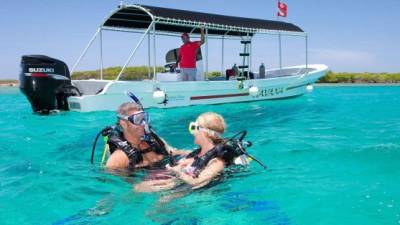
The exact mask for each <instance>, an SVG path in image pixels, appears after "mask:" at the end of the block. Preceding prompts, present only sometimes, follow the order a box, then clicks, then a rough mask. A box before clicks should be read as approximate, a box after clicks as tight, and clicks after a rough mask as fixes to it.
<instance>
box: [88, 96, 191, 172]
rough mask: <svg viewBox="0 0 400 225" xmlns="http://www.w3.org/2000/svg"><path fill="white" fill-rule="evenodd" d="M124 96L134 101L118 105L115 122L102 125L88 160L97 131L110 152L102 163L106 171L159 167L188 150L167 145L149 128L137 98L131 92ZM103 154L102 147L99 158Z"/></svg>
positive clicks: (145, 114) (147, 118) (148, 119)
mask: <svg viewBox="0 0 400 225" xmlns="http://www.w3.org/2000/svg"><path fill="white" fill-rule="evenodd" d="M128 95H129V97H131V98H132V99H133V100H134V102H126V103H123V104H122V105H120V106H119V108H118V110H117V119H118V120H117V124H116V125H115V126H109V127H106V128H104V129H103V130H102V131H101V132H100V133H99V134H98V135H97V137H96V140H95V143H94V145H93V149H92V158H91V162H92V163H93V158H94V150H95V145H96V142H97V139H98V137H99V136H100V134H101V135H103V136H104V137H106V142H107V145H108V146H109V147H108V149H109V153H110V154H111V155H110V157H109V158H108V160H107V162H106V164H105V166H106V168H107V169H109V170H123V169H130V170H132V169H136V168H145V167H163V166H165V164H167V163H169V164H174V156H176V155H182V154H183V155H184V154H187V153H188V152H186V151H179V150H176V149H175V148H172V147H170V146H169V145H168V144H167V143H166V142H165V141H164V140H163V139H161V138H160V137H159V136H158V135H157V134H156V133H155V132H154V131H153V130H152V129H151V127H150V118H149V114H148V113H147V112H145V111H144V109H143V106H142V104H141V103H140V101H139V100H138V99H137V98H136V96H135V95H133V94H132V93H128ZM105 154H106V149H105V152H104V154H103V161H104V156H105ZM102 163H103V162H102Z"/></svg>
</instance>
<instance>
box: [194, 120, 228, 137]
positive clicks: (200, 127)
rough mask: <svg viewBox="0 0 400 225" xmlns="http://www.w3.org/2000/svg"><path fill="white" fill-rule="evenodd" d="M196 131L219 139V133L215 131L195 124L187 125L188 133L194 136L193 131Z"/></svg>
mask: <svg viewBox="0 0 400 225" xmlns="http://www.w3.org/2000/svg"><path fill="white" fill-rule="evenodd" d="M196 130H203V131H205V132H207V133H209V134H211V135H214V136H217V137H221V133H219V132H217V131H214V130H211V129H208V128H205V127H202V126H200V125H199V124H198V123H197V122H190V123H189V133H191V134H194V131H196Z"/></svg>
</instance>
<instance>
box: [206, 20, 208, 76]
mask: <svg viewBox="0 0 400 225" xmlns="http://www.w3.org/2000/svg"><path fill="white" fill-rule="evenodd" d="M205 78H206V80H208V28H206V74H205Z"/></svg>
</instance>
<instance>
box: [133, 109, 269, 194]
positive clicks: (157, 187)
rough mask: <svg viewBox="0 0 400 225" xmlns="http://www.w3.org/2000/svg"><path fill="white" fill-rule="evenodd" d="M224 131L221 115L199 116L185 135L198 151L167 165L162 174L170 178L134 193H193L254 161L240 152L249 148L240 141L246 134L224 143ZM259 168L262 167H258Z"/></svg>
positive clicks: (149, 183) (139, 187)
mask: <svg viewBox="0 0 400 225" xmlns="http://www.w3.org/2000/svg"><path fill="white" fill-rule="evenodd" d="M225 129H226V125H225V121H224V119H223V117H222V116H221V115H219V114H216V113H212V112H206V113H203V114H201V115H200V116H199V117H198V118H197V120H196V121H195V122H191V123H190V124H189V132H190V133H191V134H192V135H193V136H194V143H195V144H196V145H198V146H199V148H197V149H196V150H194V151H192V152H191V153H190V154H188V155H186V156H185V157H183V158H182V159H180V160H179V161H178V162H177V164H176V165H167V166H166V170H167V171H166V172H167V174H170V176H164V177H167V178H166V179H153V180H146V181H143V182H141V183H139V184H137V185H135V186H134V190H135V191H137V192H155V191H162V190H169V189H173V188H175V187H177V186H179V185H181V184H187V185H189V186H190V187H191V188H192V189H197V188H201V187H204V186H205V185H207V184H209V183H210V182H211V181H212V180H213V179H215V178H216V177H217V176H219V175H220V174H221V173H222V172H223V170H224V169H225V168H226V167H227V166H230V165H232V164H242V165H243V164H245V165H247V164H248V163H249V160H248V157H250V158H252V159H254V158H253V157H251V156H249V155H248V154H247V153H246V151H245V150H244V147H246V146H245V145H247V146H250V145H251V143H250V142H245V141H243V138H244V136H245V135H246V132H245V131H243V132H240V133H238V134H237V135H235V136H234V137H236V136H238V135H240V138H239V139H234V137H233V138H230V139H224V138H223V136H222V135H223V133H224V132H225ZM256 161H257V162H259V161H258V160H256ZM259 163H261V162H259ZM261 165H262V166H264V165H263V164H262V163H261ZM264 167H265V166H264Z"/></svg>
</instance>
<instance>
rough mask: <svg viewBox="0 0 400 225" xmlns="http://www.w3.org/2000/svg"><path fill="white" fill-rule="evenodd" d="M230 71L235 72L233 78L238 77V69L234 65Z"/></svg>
mask: <svg viewBox="0 0 400 225" xmlns="http://www.w3.org/2000/svg"><path fill="white" fill-rule="evenodd" d="M232 70H233V71H234V72H235V76H239V74H240V72H239V68H238V67H237V66H236V63H235V64H233V67H232Z"/></svg>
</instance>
